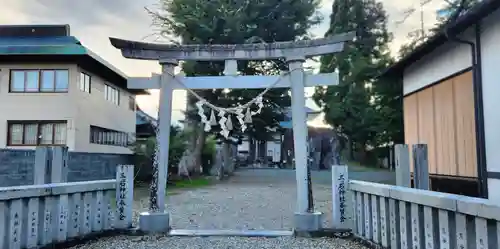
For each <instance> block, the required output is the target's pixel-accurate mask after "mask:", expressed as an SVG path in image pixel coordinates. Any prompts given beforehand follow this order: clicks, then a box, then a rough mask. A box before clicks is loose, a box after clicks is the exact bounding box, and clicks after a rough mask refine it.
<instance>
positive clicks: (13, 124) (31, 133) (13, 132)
mask: <svg viewBox="0 0 500 249" xmlns="http://www.w3.org/2000/svg"><path fill="white" fill-rule="evenodd" d="M7 124H8V125H7V126H8V128H7V129H8V132H7V145H8V146H37V145H65V144H66V132H67V126H66V121H7Z"/></svg>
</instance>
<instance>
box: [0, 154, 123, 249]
mask: <svg viewBox="0 0 500 249" xmlns="http://www.w3.org/2000/svg"><path fill="white" fill-rule="evenodd" d="M46 152H47V151H45V150H44V149H42V150H37V153H38V154H39V155H43V157H45V155H46ZM53 154H54V157H53V159H56V158H57V157H59V158H60V159H64V158H67V156H66V154H67V153H66V152H65V149H64V148H57V149H55V150H54V153H53ZM44 160H45V159H43V160H41V161H44ZM37 161H38V162H37V163H36V164H38V163H40V165H42V166H40V167H36V166H37V165H35V182H37V181H38V182H43V181H44V178H45V177H44V176H45V173H46V172H45V166H46V165H45V163H41V161H40V160H37ZM51 168H52V170H51V171H52V172H51V174H50V175H51V176H50V177H51V180H52V181H53V182H56V183H48V184H37V185H28V186H15V187H4V188H0V248H9V249H20V248H37V247H41V246H46V245H51V244H57V243H62V242H65V241H67V240H70V239H75V238H82V237H85V236H88V235H91V234H97V233H101V232H104V231H109V230H121V229H128V228H131V227H132V202H133V166H132V165H120V166H118V168H117V173H116V179H111V180H101V181H86V182H71V183H67V182H61V181H62V180H63V179H64V178H65V174H64V172H65V170H64V169H67V165H66V160H53V161H52V165H51Z"/></svg>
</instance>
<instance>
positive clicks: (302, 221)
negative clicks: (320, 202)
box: [294, 212, 323, 236]
mask: <svg viewBox="0 0 500 249" xmlns="http://www.w3.org/2000/svg"><path fill="white" fill-rule="evenodd" d="M294 223H295V224H294V225H295V226H294V227H295V233H296V235H297V236H301V234H308V233H311V232H318V231H321V230H322V229H323V213H321V212H313V213H295V215H294Z"/></svg>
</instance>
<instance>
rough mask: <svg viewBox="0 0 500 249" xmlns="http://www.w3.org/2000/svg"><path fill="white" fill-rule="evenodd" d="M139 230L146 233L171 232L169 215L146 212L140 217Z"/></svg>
mask: <svg viewBox="0 0 500 249" xmlns="http://www.w3.org/2000/svg"><path fill="white" fill-rule="evenodd" d="M139 229H140V230H141V232H144V233H166V232H168V231H169V230H170V215H169V214H168V213H165V212H163V213H150V212H144V213H141V214H140V215H139Z"/></svg>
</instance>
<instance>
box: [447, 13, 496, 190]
mask: <svg viewBox="0 0 500 249" xmlns="http://www.w3.org/2000/svg"><path fill="white" fill-rule="evenodd" d="M444 34H445V36H446V38H447V39H448V40H450V41H454V42H458V43H462V44H467V45H469V46H470V47H471V58H472V81H473V82H472V83H473V92H474V105H475V108H474V117H475V128H476V129H475V130H476V134H475V135H476V156H477V175H478V180H479V196H480V197H482V198H488V171H487V168H486V151H485V135H484V112H483V77H482V73H481V71H482V63H481V24H480V23H476V24H475V26H474V36H475V41H474V42H472V41H467V40H464V39H460V38H458V37H457V36H456V35H455V34H450V32H449V29H445V30H444Z"/></svg>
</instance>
